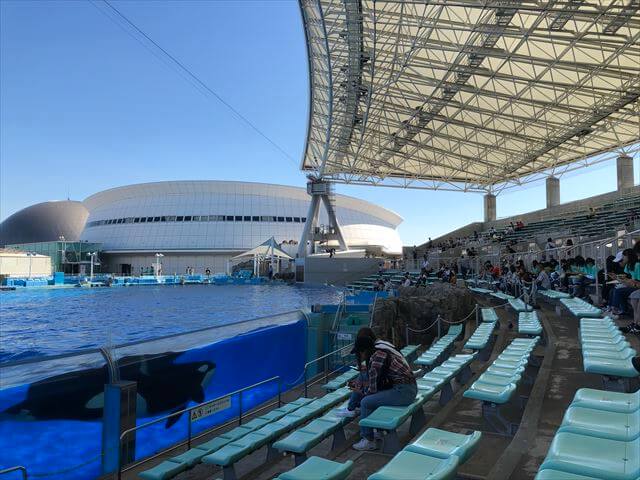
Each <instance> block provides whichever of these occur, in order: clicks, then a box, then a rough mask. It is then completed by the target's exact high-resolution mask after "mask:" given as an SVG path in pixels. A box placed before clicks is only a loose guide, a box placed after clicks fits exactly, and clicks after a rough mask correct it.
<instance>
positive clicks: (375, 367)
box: [363, 350, 416, 395]
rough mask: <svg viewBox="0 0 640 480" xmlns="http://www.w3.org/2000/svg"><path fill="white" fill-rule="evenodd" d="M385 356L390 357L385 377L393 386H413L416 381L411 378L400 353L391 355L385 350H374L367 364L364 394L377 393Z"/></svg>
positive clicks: (410, 373)
mask: <svg viewBox="0 0 640 480" xmlns="http://www.w3.org/2000/svg"><path fill="white" fill-rule="evenodd" d="M387 355H390V356H391V360H390V364H389V369H388V370H387V375H389V377H390V378H391V381H392V382H393V384H394V385H397V384H415V383H416V379H415V378H414V377H413V373H412V372H411V368H410V367H409V364H408V363H407V362H406V361H405V360H404V358H403V357H402V356H401V354H400V353H398V354H393V353H391V352H389V351H386V350H376V351H375V352H374V353H373V355H371V358H370V359H369V362H368V364H367V372H368V380H367V381H365V382H364V385H363V387H364V394H365V395H371V394H372V393H377V392H378V379H379V378H380V374H381V372H382V367H383V365H384V362H385V360H386V359H387Z"/></svg>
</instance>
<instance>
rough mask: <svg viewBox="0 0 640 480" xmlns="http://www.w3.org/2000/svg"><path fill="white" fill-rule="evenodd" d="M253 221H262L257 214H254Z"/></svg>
mask: <svg viewBox="0 0 640 480" xmlns="http://www.w3.org/2000/svg"><path fill="white" fill-rule="evenodd" d="M251 221H252V222H259V221H260V217H257V216H255V215H254V216H253V217H251Z"/></svg>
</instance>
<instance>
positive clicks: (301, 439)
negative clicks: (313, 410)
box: [273, 401, 353, 465]
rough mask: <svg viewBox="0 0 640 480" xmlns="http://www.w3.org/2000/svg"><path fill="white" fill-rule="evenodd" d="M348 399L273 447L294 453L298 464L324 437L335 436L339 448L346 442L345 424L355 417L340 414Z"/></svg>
mask: <svg viewBox="0 0 640 480" xmlns="http://www.w3.org/2000/svg"><path fill="white" fill-rule="evenodd" d="M348 403H349V402H348V401H347V402H344V403H343V404H342V405H340V406H339V407H337V408H334V409H332V410H330V411H329V412H327V413H326V414H324V415H323V416H322V417H320V418H317V419H315V420H312V421H311V422H310V423H308V424H306V425H304V426H303V427H301V428H299V429H297V430H296V431H294V432H292V433H290V434H289V435H287V436H286V437H284V438H282V439H280V440H278V441H277V442H275V443H274V444H273V448H275V449H276V450H278V451H280V452H281V453H286V454H293V455H294V456H295V462H296V465H299V464H301V463H302V461H304V460H305V459H306V458H307V453H308V452H309V450H311V449H312V448H313V447H315V446H316V445H318V444H319V443H320V442H322V441H323V440H324V439H326V438H329V437H331V436H333V447H332V448H339V447H340V446H341V445H343V444H344V442H346V439H345V433H344V426H345V425H346V424H347V423H349V422H350V421H351V420H352V419H353V417H348V416H344V415H342V416H340V415H338V414H337V412H338V410H341V409H344V408H346V406H347V405H348Z"/></svg>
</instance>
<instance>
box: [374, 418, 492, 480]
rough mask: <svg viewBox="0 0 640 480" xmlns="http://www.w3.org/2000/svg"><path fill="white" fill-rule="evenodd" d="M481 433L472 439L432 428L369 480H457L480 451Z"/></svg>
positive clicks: (471, 436)
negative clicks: (465, 466) (474, 453)
mask: <svg viewBox="0 0 640 480" xmlns="http://www.w3.org/2000/svg"><path fill="white" fill-rule="evenodd" d="M480 438H481V434H480V432H473V433H471V434H470V435H462V434H459V433H453V432H448V431H445V430H439V429H436V428H429V429H428V430H427V431H426V432H424V433H423V434H422V435H421V436H420V437H419V438H418V439H417V440H416V441H415V442H413V443H411V444H409V445H407V446H406V447H405V448H404V449H403V450H402V451H400V452H399V453H398V454H396V455H395V456H394V457H393V459H391V461H390V462H389V463H387V464H386V465H385V466H384V467H383V468H382V469H381V470H380V471H378V472H376V473H374V474H373V475H371V476H369V480H425V479H428V480H453V479H454V478H455V475H456V471H457V469H458V467H459V465H460V464H462V463H464V462H466V461H467V459H468V458H469V457H470V456H471V455H472V454H473V452H474V451H475V450H476V448H477V446H478V443H479V441H480Z"/></svg>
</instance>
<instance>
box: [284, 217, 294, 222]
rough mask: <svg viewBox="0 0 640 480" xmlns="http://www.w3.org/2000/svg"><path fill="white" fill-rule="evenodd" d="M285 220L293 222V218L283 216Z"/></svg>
mask: <svg viewBox="0 0 640 480" xmlns="http://www.w3.org/2000/svg"><path fill="white" fill-rule="evenodd" d="M285 221H286V222H289V223H291V222H293V218H292V217H285Z"/></svg>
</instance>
